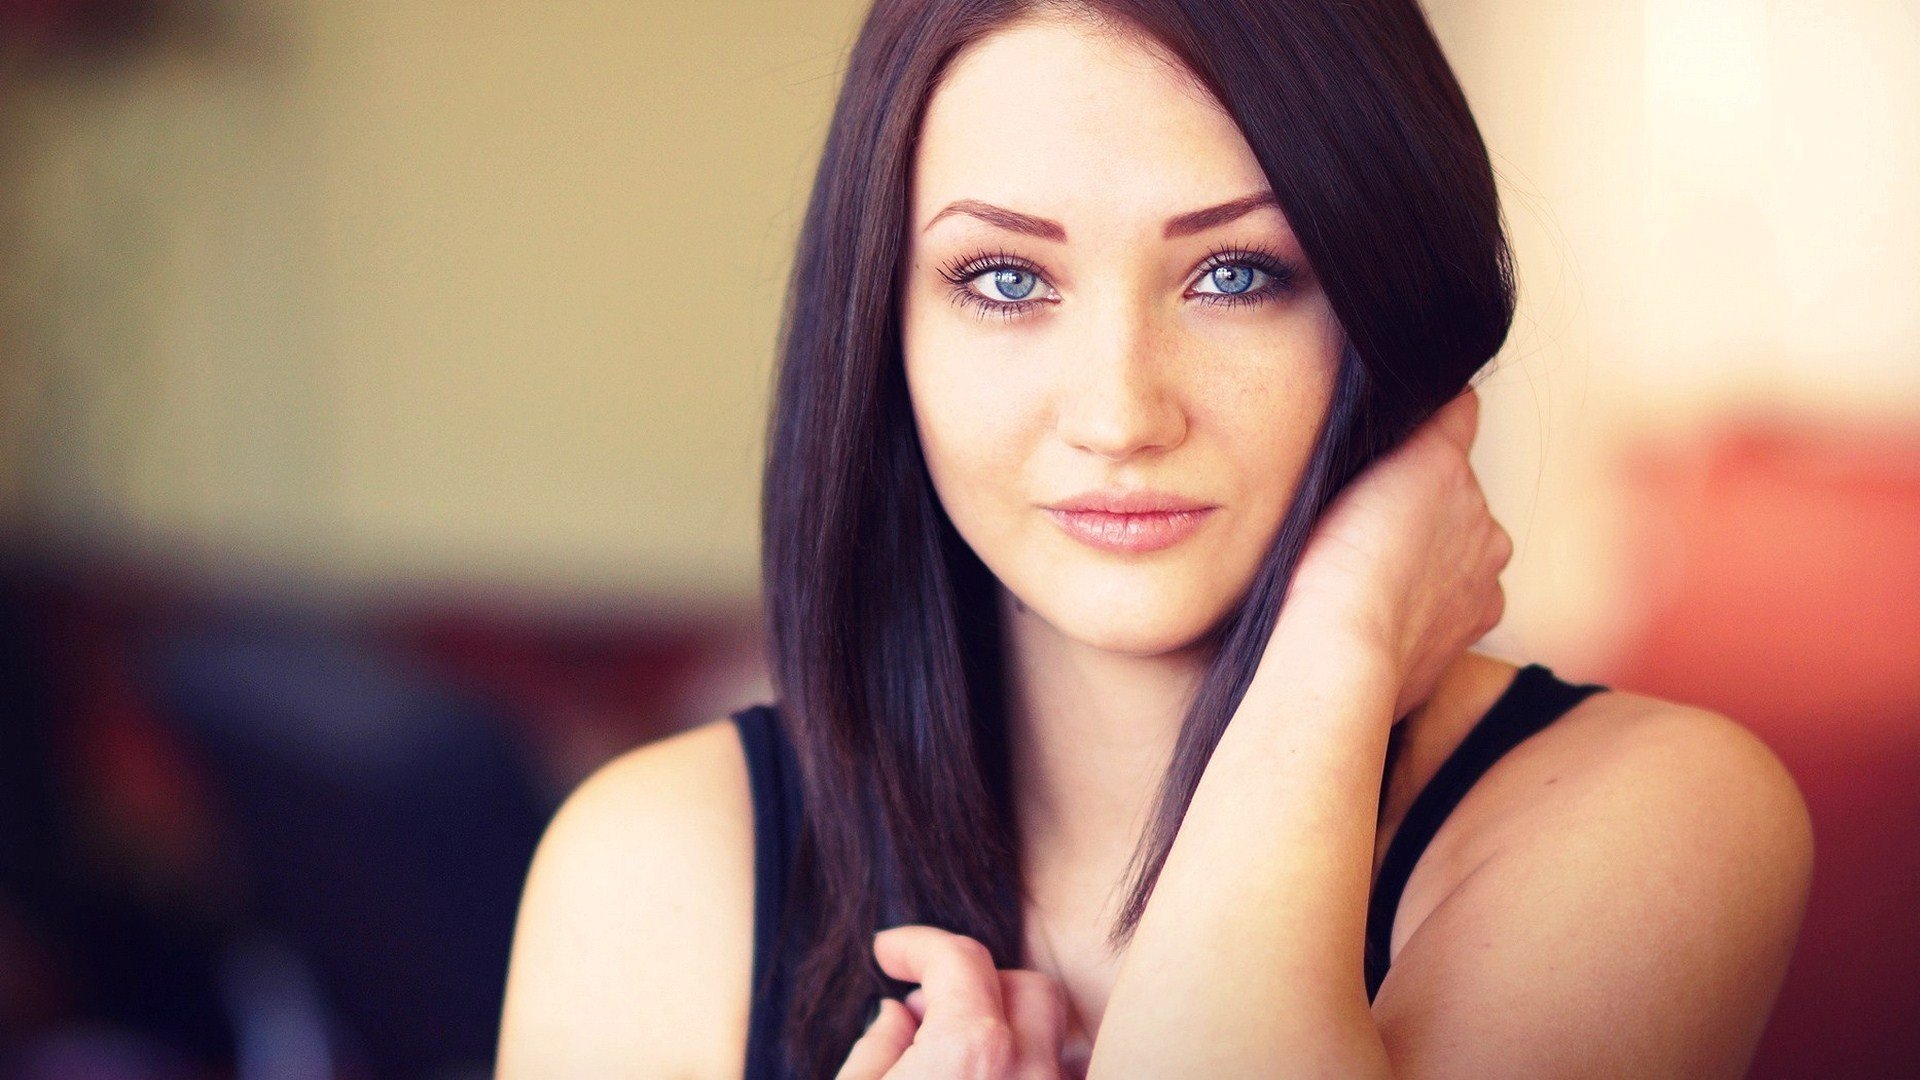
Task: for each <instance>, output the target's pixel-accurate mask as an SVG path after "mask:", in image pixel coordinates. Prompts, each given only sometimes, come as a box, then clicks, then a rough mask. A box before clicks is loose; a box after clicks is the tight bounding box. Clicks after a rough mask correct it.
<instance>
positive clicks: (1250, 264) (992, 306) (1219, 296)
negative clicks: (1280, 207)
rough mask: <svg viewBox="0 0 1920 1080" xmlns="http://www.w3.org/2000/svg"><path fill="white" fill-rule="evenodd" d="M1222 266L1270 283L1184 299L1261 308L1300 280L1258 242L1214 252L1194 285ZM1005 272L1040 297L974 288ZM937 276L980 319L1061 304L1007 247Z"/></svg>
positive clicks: (949, 266) (965, 259) (1038, 272)
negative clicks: (1027, 282) (1025, 280)
mask: <svg viewBox="0 0 1920 1080" xmlns="http://www.w3.org/2000/svg"><path fill="white" fill-rule="evenodd" d="M1223 268H1235V269H1250V270H1253V271H1256V272H1257V273H1256V275H1255V276H1256V278H1257V277H1260V276H1264V277H1265V278H1266V281H1265V283H1264V284H1254V285H1249V286H1247V287H1246V288H1244V289H1241V290H1239V291H1236V292H1226V291H1219V292H1208V291H1200V290H1197V289H1194V288H1192V285H1190V286H1189V290H1188V292H1187V294H1186V295H1188V296H1191V297H1201V298H1203V299H1204V301H1205V302H1206V303H1209V304H1213V305H1216V306H1220V307H1238V306H1241V305H1245V304H1263V303H1266V302H1268V301H1271V300H1275V299H1279V298H1280V297H1283V296H1285V295H1288V294H1290V293H1292V292H1293V291H1294V290H1295V289H1296V288H1298V286H1299V283H1300V278H1301V274H1300V271H1299V268H1298V266H1297V265H1296V263H1295V262H1294V261H1293V260H1291V259H1288V258H1286V257H1284V256H1282V255H1280V254H1279V253H1277V252H1275V251H1272V250H1270V249H1268V248H1265V247H1263V246H1261V245H1258V244H1255V245H1228V246H1222V247H1218V248H1215V249H1214V250H1212V251H1210V252H1208V253H1207V255H1206V256H1205V257H1204V258H1203V259H1201V260H1200V264H1199V265H1198V266H1197V267H1195V268H1194V270H1193V273H1192V275H1191V276H1190V279H1189V280H1190V281H1191V282H1192V284H1193V285H1198V284H1201V283H1203V282H1205V281H1206V280H1207V279H1208V278H1209V277H1212V276H1213V275H1214V273H1215V271H1218V270H1220V269H1223ZM1003 271H1012V272H1013V273H1015V274H1017V275H1028V276H1031V277H1032V278H1034V279H1035V283H1034V285H1032V286H1029V290H1028V291H1029V292H1030V293H1031V292H1035V291H1037V292H1040V293H1041V294H1042V295H1041V297H1040V298H1038V299H1028V298H1026V297H1025V296H1022V297H1021V298H1017V299H1012V300H1000V299H995V298H994V297H991V296H988V295H986V294H984V293H982V292H980V291H979V290H978V289H975V288H974V287H973V286H974V283H975V282H977V281H979V280H980V279H981V278H983V277H985V276H986V275H987V274H989V273H995V274H997V273H999V272H1003ZM938 272H939V274H940V276H941V277H942V278H944V279H945V280H946V281H947V284H948V286H949V289H950V293H951V295H950V299H951V300H952V301H953V302H954V303H957V304H959V305H961V306H963V307H967V306H971V307H973V308H974V309H976V310H977V311H978V312H979V315H980V317H981V318H985V317H987V316H990V315H991V316H997V317H999V318H1001V319H1016V318H1022V317H1025V316H1027V315H1029V314H1032V313H1034V312H1035V311H1037V309H1038V308H1039V307H1040V306H1041V305H1043V304H1055V303H1059V298H1058V297H1057V296H1052V295H1050V294H1051V291H1052V289H1051V286H1050V285H1048V284H1047V278H1046V273H1045V272H1044V271H1043V270H1042V269H1041V268H1040V266H1039V265H1038V264H1037V263H1035V262H1033V261H1032V260H1031V259H1027V258H1025V257H1023V256H1020V255H1015V254H1013V253H1012V252H1010V251H1007V250H1005V249H994V250H991V251H981V252H976V253H974V254H971V255H964V256H961V257H959V258H956V259H953V260H951V261H949V262H947V263H945V264H943V265H942V266H940V267H939V270H938ZM1213 283H1214V284H1215V285H1216V286H1218V284H1219V279H1218V278H1214V282H1213Z"/></svg>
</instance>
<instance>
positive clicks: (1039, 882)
mask: <svg viewBox="0 0 1920 1080" xmlns="http://www.w3.org/2000/svg"><path fill="white" fill-rule="evenodd" d="M1000 614H1001V626H1002V628H1003V643H1004V644H1003V648H1004V650H1005V668H1004V670H1005V672H1006V679H1007V725H1008V739H1009V742H1010V746H1009V750H1010V751H1011V754H1012V778H1011V779H1012V783H1013V799H1014V803H1015V807H1016V816H1017V818H1018V821H1019V827H1020V842H1021V847H1022V852H1023V856H1024V859H1023V861H1025V862H1026V864H1027V870H1028V873H1029V881H1028V884H1029V886H1030V888H1032V889H1033V890H1034V891H1041V890H1045V891H1049V892H1051V891H1053V889H1052V888H1051V886H1050V883H1057V884H1058V885H1060V886H1061V887H1062V888H1067V887H1068V886H1067V884H1066V883H1067V882H1069V881H1071V882H1074V883H1075V884H1076V885H1077V886H1079V887H1077V888H1072V890H1071V891H1072V892H1074V893H1077V894H1079V895H1078V896H1077V897H1074V898H1072V900H1074V901H1077V900H1079V899H1085V898H1087V896H1088V895H1092V896H1094V897H1096V898H1097V897H1098V896H1101V895H1104V894H1105V893H1106V891H1107V890H1108V889H1110V888H1113V887H1114V886H1116V885H1117V884H1118V883H1119V878H1120V875H1121V874H1122V873H1124V871H1125V868H1126V863H1127V860H1128V859H1129V858H1130V857H1131V856H1132V854H1133V848H1134V843H1135V841H1136V839H1137V838H1138V836H1139V835H1140V831H1141V829H1142V828H1143V827H1144V826H1145V824H1146V818H1147V814H1148V812H1149V811H1150V810H1151V808H1152V803H1153V798H1154V796H1155V795H1156V794H1157V793H1158V790H1159V785H1160V778H1161V776H1162V775H1163V774H1164V773H1165V771H1166V768H1167V765H1168V763H1169V762H1170V761H1171V760H1172V757H1173V747H1174V742H1175V740H1176V738H1177V737H1178V735H1179V733H1180V725H1181V721H1182V720H1183V719H1184V718H1185V715H1186V709H1187V706H1188V703H1189V701H1190V700H1191V697H1192V695H1193V692H1194V690H1195V688H1196V687H1197V686H1198V684H1199V680H1200V676H1201V674H1202V673H1203V671H1204V670H1205V664H1206V662H1207V660H1208V658H1209V657H1208V654H1207V653H1205V652H1204V651H1201V650H1197V649H1196V650H1189V651H1183V652H1180V653H1168V654H1163V655H1159V656H1128V655H1121V654H1117V653H1111V652H1106V651H1103V650H1100V649H1095V648H1092V647H1090V646H1087V645H1084V644H1081V643H1079V642H1076V641H1073V640H1071V639H1069V638H1067V637H1065V636H1064V635H1062V634H1061V633H1060V632H1059V631H1057V630H1055V629H1054V628H1053V627H1052V626H1050V625H1048V624H1047V623H1046V622H1045V621H1044V620H1043V619H1041V618H1040V617H1039V616H1037V615H1035V614H1034V613H1033V612H1031V611H1028V610H1027V609H1025V608H1024V607H1022V606H1021V605H1020V604H1018V603H1017V602H1016V601H1014V600H1013V599H1012V597H1011V595H1010V594H1008V593H1006V592H1005V591H1004V590H1002V592H1001V594H1000ZM1082 890H1088V891H1085V892H1083V891H1082ZM1061 899H1062V900H1068V899H1069V898H1067V897H1062V898H1061ZM1070 902H1072V901H1070Z"/></svg>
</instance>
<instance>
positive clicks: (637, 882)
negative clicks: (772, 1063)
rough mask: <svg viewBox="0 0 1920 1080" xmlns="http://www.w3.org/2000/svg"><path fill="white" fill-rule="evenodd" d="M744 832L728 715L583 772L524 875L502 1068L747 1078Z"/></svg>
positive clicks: (747, 855)
mask: <svg viewBox="0 0 1920 1080" xmlns="http://www.w3.org/2000/svg"><path fill="white" fill-rule="evenodd" d="M753 842H754V838H753V813H752V796H751V793H750V790H749V788H748V781H747V771H746V760H745V757H744V755H743V753H742V751H741V746H740V741H739V736H738V733H737V732H736V730H735V728H734V724H733V722H732V721H731V720H730V719H727V718H725V717H723V718H721V719H718V720H713V721H710V722H708V723H705V724H701V725H700V726H698V727H695V728H692V729H690V730H687V731H684V732H681V733H679V734H676V735H672V736H669V737H667V738H665V739H661V740H659V741H657V742H653V743H649V744H647V745H645V746H642V747H638V748H636V749H633V750H630V751H628V752H626V753H625V754H623V755H621V756H620V757H618V758H615V759H614V760H613V761H611V762H608V763H607V764H606V765H604V766H602V767H601V768H600V769H599V770H598V771H596V772H595V773H594V774H593V775H592V776H590V777H588V778H587V779H586V780H585V781H584V782H583V783H581V785H580V786H579V787H578V788H577V789H575V790H574V792H573V793H572V794H571V795H569V796H568V797H567V799H566V801H565V803H564V804H562V806H561V808H560V810H559V812H558V813H557V814H555V815H554V818H553V820H552V822H551V823H550V824H549V825H548V826H547V830H546V833H545V835H544V836H543V837H542V839H541V841H540V846H539V849H538V850H537V851H536V853H535V855H534V859H533V864H532V868H531V869H530V871H529V872H528V875H527V885H526V889H525V892H524V895H523V896H522V898H521V902H520V914H519V919H518V923H517V925H516V927H515V930H514V942H513V954H512V960H511V964H510V967H509V971H508V976H507V994H506V1007H505V1010H504V1014H503V1017H502V1022H501V1035H500V1054H499V1065H498V1070H499V1071H498V1075H499V1076H501V1077H502V1078H505V1080H513V1078H531V1077H548V1076H596V1077H598V1076H606V1077H614V1076H738V1075H740V1072H741V1070H742V1069H743V1067H744V1065H745V1051H746V1039H747V1008H748V993H749V983H750V981H751V969H752V963H753V889H754V882H753Z"/></svg>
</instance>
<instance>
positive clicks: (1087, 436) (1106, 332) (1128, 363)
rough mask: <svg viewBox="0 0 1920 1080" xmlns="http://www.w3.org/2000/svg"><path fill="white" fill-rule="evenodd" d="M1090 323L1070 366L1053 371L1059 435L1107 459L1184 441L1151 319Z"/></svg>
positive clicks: (1170, 361)
mask: <svg viewBox="0 0 1920 1080" xmlns="http://www.w3.org/2000/svg"><path fill="white" fill-rule="evenodd" d="M1090 323H1091V324H1092V326H1091V327H1090V328H1089V330H1088V332H1087V334H1086V335H1085V336H1084V337H1082V339H1081V340H1082V342H1083V344H1082V346H1081V347H1080V348H1079V349H1077V350H1075V352H1074V355H1073V357H1072V361H1071V362H1070V363H1067V364H1063V365H1061V377H1060V385H1059V388H1058V391H1057V393H1056V398H1055V400H1056V403H1057V409H1058V412H1057V417H1058V418H1057V420H1056V425H1057V428H1058V431H1059V433H1060V437H1061V438H1062V439H1064V440H1065V441H1066V442H1067V443H1068V444H1069V445H1071V446H1073V447H1074V448H1075V449H1078V450H1085V451H1087V452H1088V453H1092V454H1098V455H1100V456H1101V457H1104V458H1109V459H1111V460H1114V461H1120V460H1123V459H1125V458H1127V457H1130V456H1132V455H1134V454H1138V453H1142V452H1146V451H1153V450H1166V449H1170V448H1172V447H1174V446H1178V445H1179V444H1180V442H1181V440H1183V439H1185V438H1186V433H1187V415H1186V410H1185V408H1184V406H1183V405H1182V403H1181V400H1180V395H1179V393H1178V387H1177V386H1176V385H1175V381H1176V380H1175V375H1176V372H1175V370H1174V369H1175V366H1176V365H1175V363H1174V357H1173V355H1172V351H1171V350H1170V349H1169V348H1167V347H1166V346H1167V343H1166V342H1165V341H1163V340H1161V339H1160V338H1159V336H1158V335H1157V334H1156V331H1155V328H1154V327H1153V325H1152V323H1151V320H1150V319H1149V318H1147V317H1144V316H1142V315H1140V314H1138V313H1135V312H1121V311H1108V312H1104V313H1102V315H1101V317H1099V318H1096V319H1092V320H1090Z"/></svg>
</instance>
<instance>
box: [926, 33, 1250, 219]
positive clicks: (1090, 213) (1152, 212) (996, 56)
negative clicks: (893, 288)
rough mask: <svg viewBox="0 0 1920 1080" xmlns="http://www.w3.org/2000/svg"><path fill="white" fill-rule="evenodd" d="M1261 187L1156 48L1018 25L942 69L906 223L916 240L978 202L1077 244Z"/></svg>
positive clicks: (1239, 145) (1112, 36) (1225, 122)
mask: <svg viewBox="0 0 1920 1080" xmlns="http://www.w3.org/2000/svg"><path fill="white" fill-rule="evenodd" d="M1266 187H1267V183H1266V176H1265V174H1264V173H1263V172H1262V171H1261V169H1260V166H1259V163H1258V162H1257V161H1256V160H1255V159H1254V156H1253V151H1252V149H1251V148H1250V147H1248V146H1247V143H1246V140H1245V138H1244V137H1242V135H1241V134H1240V130H1239V128H1238V127H1237V126H1236V125H1235V124H1234V123H1233V120H1232V118H1231V117H1229V116H1228V115H1227V114H1226V112H1225V110H1224V109H1222V108H1221V106H1220V104H1219V103H1218V102H1217V101H1216V100H1215V99H1214V98H1213V96H1212V95H1211V94H1210V93H1208V92H1207V90H1206V89H1205V88H1204V87H1203V86H1202V85H1201V84H1200V83H1199V82H1198V81H1197V80H1195V79H1194V77H1193V76H1192V75H1191V74H1190V73H1189V72H1188V71H1187V70H1186V69H1185V68H1184V67H1181V66H1180V65H1179V64H1178V62H1177V61H1176V60H1174V59H1173V58H1172V57H1171V56H1170V55H1169V54H1167V53H1166V52H1165V51H1164V50H1162V49H1160V48H1159V47H1158V46H1157V45H1156V44H1155V43H1152V42H1151V41H1149V40H1146V39H1143V38H1140V37H1138V36H1134V35H1131V34H1123V33H1120V32H1117V31H1115V30H1111V29H1106V28H1102V27H1099V26H1096V25H1094V24H1092V23H1090V22H1086V21H1083V20H1081V19H1073V18H1058V17H1055V18H1044V19H1029V20H1025V21H1021V22H1018V23H1015V24H1012V25H1010V26H1008V27H1005V28H1002V29H1000V30H998V31H996V32H994V33H992V34H989V35H987V36H986V37H984V38H982V39H980V40H979V41H976V42H974V43H973V44H972V45H970V46H969V47H968V48H967V49H965V50H963V51H962V52H961V53H960V54H959V55H958V56H956V57H955V58H954V61H953V62H952V64H950V65H949V67H948V69H947V71H946V73H945V76H944V78H943V80H942V82H941V84H940V85H939V87H938V88H937V89H936V90H935V92H934V94H933V97H932V99H931V100H930V101H929V102H928V106H927V112H926V117H925V120H924V122H923V126H922V130H921V133H920V139H919V141H918V144H917V147H916V150H915V159H914V181H913V220H914V223H915V231H916V232H917V231H918V229H919V227H922V226H924V225H925V224H926V223H927V221H928V219H929V218H931V217H932V216H933V215H934V214H935V213H936V212H938V211H939V209H940V208H941V207H943V206H945V205H947V204H948V203H949V202H951V201H953V200H955V199H961V198H973V199H983V200H985V201H988V202H992V203H996V204H999V205H1003V206H1009V207H1015V208H1018V209H1020V210H1023V211H1026V212H1029V213H1034V214H1038V215H1041V216H1045V217H1051V218H1055V219H1056V220H1059V221H1062V222H1063V223H1065V224H1066V226H1067V228H1068V230H1069V233H1068V235H1069V238H1070V239H1072V240H1075V241H1077V240H1078V239H1079V235H1077V234H1078V233H1079V232H1082V231H1086V230H1092V231H1096V232H1097V231H1101V230H1106V229H1111V230H1116V231H1132V230H1134V229H1137V228H1145V227H1146V226H1147V225H1149V224H1150V225H1151V226H1152V228H1153V229H1155V230H1157V229H1158V227H1159V224H1160V222H1161V221H1162V220H1163V219H1164V218H1166V217H1167V216H1168V215H1169V214H1172V213H1177V212H1179V211H1182V210H1188V209H1191V208H1193V207H1195V206H1199V205H1204V204H1207V203H1209V202H1217V201H1222V200H1226V199H1232V198H1238V197H1240V196H1243V195H1247V194H1250V193H1252V192H1256V191H1261V190H1264V189H1265V188H1266ZM1210 196H1216V197H1217V198H1209V197H1210ZM1076 224H1078V225H1079V226H1081V228H1080V229H1076V227H1075V226H1076Z"/></svg>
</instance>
